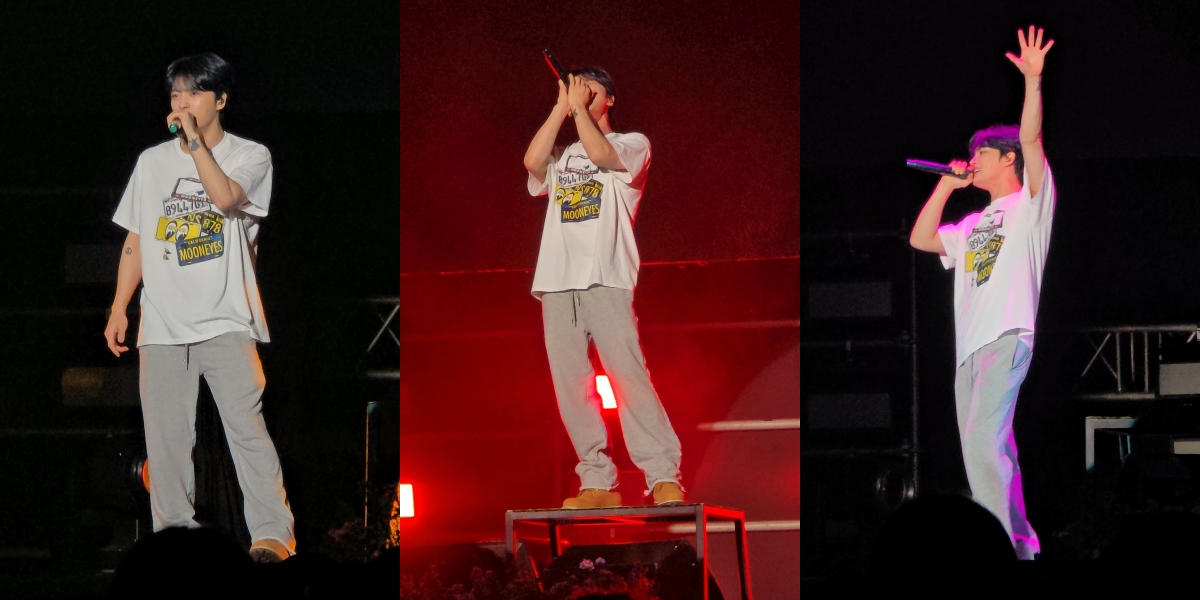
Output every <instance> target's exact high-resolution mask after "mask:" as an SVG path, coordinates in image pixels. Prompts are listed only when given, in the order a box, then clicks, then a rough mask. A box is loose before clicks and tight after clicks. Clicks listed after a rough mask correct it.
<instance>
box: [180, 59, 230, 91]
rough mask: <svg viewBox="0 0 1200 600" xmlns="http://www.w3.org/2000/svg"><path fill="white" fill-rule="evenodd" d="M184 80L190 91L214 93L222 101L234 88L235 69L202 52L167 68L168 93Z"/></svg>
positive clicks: (222, 60) (221, 60) (223, 60)
mask: <svg viewBox="0 0 1200 600" xmlns="http://www.w3.org/2000/svg"><path fill="white" fill-rule="evenodd" d="M180 77H182V78H183V81H184V83H185V84H187V86H188V89H193V90H197V91H201V92H212V93H214V94H216V96H217V98H218V99H220V98H221V96H222V95H223V94H227V93H229V90H230V89H231V88H232V87H233V67H232V66H230V65H229V63H227V62H225V59H223V58H221V57H220V56H217V55H216V54H213V53H212V52H202V53H200V54H194V55H192V56H185V57H183V58H180V59H177V60H176V61H175V62H172V63H171V64H170V65H168V66H167V81H166V83H167V93H168V94H169V93H171V90H172V89H174V88H175V81H176V80H177V79H179V78H180Z"/></svg>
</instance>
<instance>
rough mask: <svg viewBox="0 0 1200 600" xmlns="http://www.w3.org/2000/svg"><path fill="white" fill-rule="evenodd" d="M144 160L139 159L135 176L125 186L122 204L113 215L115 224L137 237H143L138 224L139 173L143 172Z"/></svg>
mask: <svg viewBox="0 0 1200 600" xmlns="http://www.w3.org/2000/svg"><path fill="white" fill-rule="evenodd" d="M141 166H142V159H141V157H138V161H137V164H136V165H135V166H134V167H133V175H131V176H130V177H129V183H127V184H125V193H123V194H121V202H120V203H118V204H117V212H116V213H114V214H113V218H112V220H113V223H116V224H117V225H120V226H121V227H124V228H125V229H127V230H128V231H130V232H132V233H134V234H135V235H141V233H140V227H139V223H138V210H137V207H138V202H137V195H138V193H137V189H138V173H139V172H140V171H141Z"/></svg>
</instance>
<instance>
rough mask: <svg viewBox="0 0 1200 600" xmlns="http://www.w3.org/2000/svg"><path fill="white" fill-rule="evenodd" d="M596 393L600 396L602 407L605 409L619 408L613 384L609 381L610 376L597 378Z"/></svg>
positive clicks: (598, 376)
mask: <svg viewBox="0 0 1200 600" xmlns="http://www.w3.org/2000/svg"><path fill="white" fill-rule="evenodd" d="M596 392H597V393H599V394H600V402H601V404H600V405H601V406H603V407H604V408H616V407H617V397H616V396H614V395H613V389H612V384H611V383H609V381H608V375H597V376H596Z"/></svg>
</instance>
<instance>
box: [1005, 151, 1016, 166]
mask: <svg viewBox="0 0 1200 600" xmlns="http://www.w3.org/2000/svg"><path fill="white" fill-rule="evenodd" d="M1003 159H1004V164H1005V166H1007V165H1011V164H1015V163H1016V162H1017V153H1016V152H1012V151H1009V152H1005V153H1004V157H1003Z"/></svg>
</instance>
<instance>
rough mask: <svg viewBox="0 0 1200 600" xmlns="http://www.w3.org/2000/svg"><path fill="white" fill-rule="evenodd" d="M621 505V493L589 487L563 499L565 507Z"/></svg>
mask: <svg viewBox="0 0 1200 600" xmlns="http://www.w3.org/2000/svg"><path fill="white" fill-rule="evenodd" d="M620 505H621V494H619V493H617V492H613V491H609V490H598V489H594V488H588V489H586V490H582V491H580V492H579V495H578V496H576V497H574V498H567V499H566V500H563V508H612V507H614V506H620Z"/></svg>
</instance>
